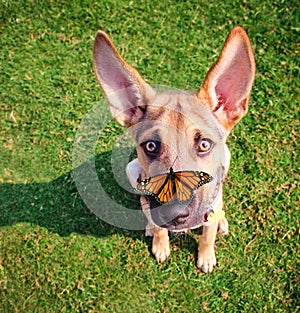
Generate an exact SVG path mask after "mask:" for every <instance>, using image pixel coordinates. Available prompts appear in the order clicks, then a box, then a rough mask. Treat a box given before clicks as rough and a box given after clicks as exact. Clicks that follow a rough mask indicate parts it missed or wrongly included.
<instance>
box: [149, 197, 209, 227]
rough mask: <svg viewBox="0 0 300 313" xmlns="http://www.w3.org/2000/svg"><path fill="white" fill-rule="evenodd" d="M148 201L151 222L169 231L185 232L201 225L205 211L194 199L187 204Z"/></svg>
mask: <svg viewBox="0 0 300 313" xmlns="http://www.w3.org/2000/svg"><path fill="white" fill-rule="evenodd" d="M148 199H149V201H150V214H151V217H152V220H153V222H154V223H155V224H156V225H158V226H160V227H163V228H167V229H168V230H170V231H174V232H176V231H185V230H188V229H193V228H197V227H199V226H201V225H203V223H204V221H205V214H206V209H205V208H202V206H201V201H199V200H198V199H197V198H196V197H193V198H192V200H191V201H190V202H188V203H185V204H182V203H179V202H176V203H171V204H170V203H167V204H163V205H162V204H159V203H158V202H157V201H155V200H154V199H152V197H148Z"/></svg>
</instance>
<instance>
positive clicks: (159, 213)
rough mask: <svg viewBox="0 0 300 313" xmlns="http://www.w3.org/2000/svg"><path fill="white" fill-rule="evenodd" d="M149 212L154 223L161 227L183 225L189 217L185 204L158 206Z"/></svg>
mask: <svg viewBox="0 0 300 313" xmlns="http://www.w3.org/2000/svg"><path fill="white" fill-rule="evenodd" d="M150 212H151V216H152V218H153V221H154V223H155V224H156V225H159V226H161V227H169V226H177V225H183V224H184V223H186V221H187V220H188V218H189V209H188V206H187V205H174V206H171V205H170V206H168V205H167V206H160V207H156V208H152V209H151V211H150Z"/></svg>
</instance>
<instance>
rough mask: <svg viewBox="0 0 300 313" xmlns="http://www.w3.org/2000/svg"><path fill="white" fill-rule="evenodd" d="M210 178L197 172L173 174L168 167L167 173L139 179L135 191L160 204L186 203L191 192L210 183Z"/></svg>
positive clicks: (190, 196) (171, 169)
mask: <svg viewBox="0 0 300 313" xmlns="http://www.w3.org/2000/svg"><path fill="white" fill-rule="evenodd" d="M212 179H213V178H212V176H210V175H209V174H207V173H205V172H199V171H179V172H174V170H173V168H172V167H170V172H169V173H164V174H160V175H157V176H153V177H149V178H147V179H144V180H141V179H139V183H138V185H137V187H136V188H135V191H136V192H138V193H140V194H144V195H150V196H153V197H154V198H155V199H156V201H157V202H159V203H160V204H163V203H166V202H170V201H172V200H178V201H179V202H187V201H189V200H190V199H191V198H192V195H193V191H194V190H196V189H197V188H199V187H200V186H202V185H204V184H207V183H209V182H210V181H212Z"/></svg>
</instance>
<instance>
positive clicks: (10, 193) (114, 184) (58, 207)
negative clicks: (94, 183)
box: [0, 152, 196, 254]
mask: <svg viewBox="0 0 300 313" xmlns="http://www.w3.org/2000/svg"><path fill="white" fill-rule="evenodd" d="M110 161H111V152H105V153H102V154H99V155H97V157H96V158H95V160H93V161H92V162H94V164H95V169H96V172H97V177H98V178H99V181H100V182H101V186H102V187H103V189H104V191H105V192H106V194H107V195H109V196H110V197H111V199H112V203H116V205H118V204H119V205H120V206H121V208H122V209H119V210H118V209H117V210H115V211H114V210H111V207H113V206H111V205H110V206H109V205H108V203H107V202H105V201H104V202H102V201H101V198H99V201H97V202H95V203H96V204H97V205H99V212H101V214H102V213H103V212H106V213H105V216H97V214H94V213H95V212H92V211H91V210H90V209H89V208H88V204H87V203H86V201H84V200H83V199H82V190H83V189H84V188H85V186H79V188H80V189H81V194H80V193H79V191H78V183H77V184H76V183H75V180H74V171H71V172H69V173H66V174H64V175H62V176H60V177H58V178H57V179H55V180H53V181H50V182H48V183H28V184H26V183H23V184H10V183H5V184H2V185H0V199H2V203H1V204H0V210H1V211H0V227H4V226H11V225H14V224H17V223H30V224H33V225H38V226H40V227H44V228H46V229H48V231H50V232H52V233H57V234H59V235H60V236H68V235H70V234H71V233H78V234H82V235H91V236H95V237H107V236H111V235H113V234H116V233H117V234H122V235H125V236H130V237H131V238H133V239H141V240H143V241H144V242H146V243H147V245H148V248H149V250H150V251H151V239H150V238H149V237H146V236H145V228H146V224H147V221H146V218H145V217H144V215H143V214H142V212H141V208H140V203H139V196H138V195H136V194H134V193H133V192H129V191H128V190H124V189H123V188H122V187H121V186H120V184H119V182H118V181H117V180H118V177H117V178H115V175H114V174H113V170H112V166H111V164H110V163H111V162H110ZM88 163H90V161H88ZM80 168H82V169H83V171H86V167H85V164H82V165H81V166H80ZM75 171H77V173H78V168H77V169H75ZM118 176H119V177H123V178H124V177H125V176H126V175H125V168H124V169H123V172H122V171H121V172H120V173H118ZM128 184H129V183H128ZM90 190H93V189H90ZM88 192H89V190H88V188H87V193H88ZM90 196H91V197H92V198H93V199H97V194H91V195H90ZM3 199H5V200H4V201H3ZM85 200H86V199H85ZM107 205H108V206H107ZM126 207H127V208H130V210H129V212H131V215H132V214H133V215H134V213H135V212H136V219H135V220H134V222H136V223H137V224H136V225H132V227H126V225H129V224H128V223H130V222H131V221H132V220H133V219H134V217H131V220H129V221H128V219H127V217H126V216H125V215H126V210H124V208H126ZM96 213H97V212H96ZM101 214H100V215H101ZM98 215H99V214H98ZM116 216H117V219H115V218H116ZM134 216H135V215H134ZM103 217H104V218H103ZM105 221H106V222H105ZM110 221H111V222H110ZM122 222H124V225H125V227H120V225H122ZM116 225H117V226H116ZM171 242H172V243H173V244H175V245H176V246H177V247H179V248H184V249H189V251H190V253H192V254H195V249H196V248H195V247H196V243H195V240H194V239H193V238H192V237H191V236H186V235H184V236H179V235H174V236H171Z"/></svg>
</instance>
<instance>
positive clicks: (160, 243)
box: [152, 237, 171, 263]
mask: <svg viewBox="0 0 300 313" xmlns="http://www.w3.org/2000/svg"><path fill="white" fill-rule="evenodd" d="M152 253H153V255H154V257H155V259H156V261H157V262H158V263H162V262H164V261H165V260H166V259H167V258H168V257H169V256H170V253H171V252H170V244H169V239H168V238H166V239H161V238H160V239H156V238H155V237H154V238H153V241H152Z"/></svg>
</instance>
